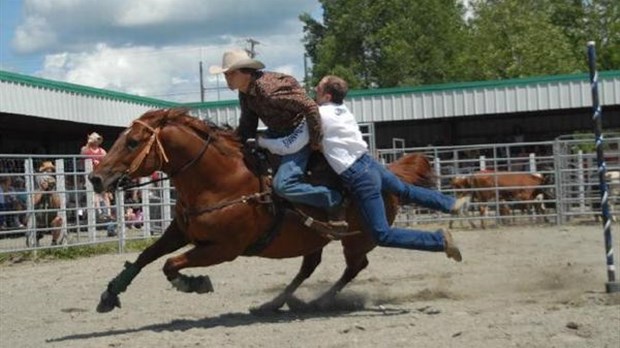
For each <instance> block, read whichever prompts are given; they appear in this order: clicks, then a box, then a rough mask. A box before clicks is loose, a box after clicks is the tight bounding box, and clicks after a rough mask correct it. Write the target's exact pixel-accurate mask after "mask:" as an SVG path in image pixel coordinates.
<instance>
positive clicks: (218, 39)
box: [14, 0, 319, 102]
mask: <svg viewBox="0 0 620 348" xmlns="http://www.w3.org/2000/svg"><path fill="white" fill-rule="evenodd" d="M25 2H26V6H25V19H24V21H23V22H22V24H21V25H20V26H19V28H18V30H17V31H16V35H15V37H14V47H15V49H16V50H18V51H20V52H23V53H32V52H41V53H43V54H44V55H45V63H44V66H43V67H42V68H41V70H40V71H38V72H37V75H38V76H41V77H44V78H51V79H56V80H62V81H67V82H71V83H76V84H81V85H86V86H92V87H98V88H104V89H112V90H118V91H122V92H127V93H132V94H138V95H142V96H148V97H155V98H160V99H167V100H177V101H187V102H196V101H199V100H200V93H199V90H200V86H199V85H200V83H199V74H198V62H200V61H202V62H203V63H204V71H205V75H204V77H205V84H206V87H207V88H208V90H207V93H206V94H207V95H206V97H207V98H206V100H215V99H217V98H218V95H219V98H221V99H234V98H236V93H233V92H230V91H227V90H219V91H218V90H215V87H216V86H218V85H219V86H220V87H225V86H226V83H225V81H224V80H223V78H222V77H220V78H219V82H218V81H217V79H216V76H212V75H209V74H208V72H207V71H208V67H209V66H210V65H213V64H220V62H221V56H222V54H223V52H224V51H225V50H227V49H230V48H233V47H246V44H247V43H246V39H247V38H250V37H252V38H253V39H256V40H258V41H259V42H260V44H258V45H257V46H256V51H257V53H258V59H260V60H262V61H263V62H264V63H265V65H266V66H267V70H272V71H279V72H284V73H288V74H291V75H293V76H295V77H296V78H298V79H300V80H301V79H303V44H302V43H301V38H302V35H303V33H302V27H303V24H302V23H301V22H300V21H299V19H298V15H299V14H301V13H302V12H311V11H313V10H315V9H316V8H317V7H318V6H319V3H318V1H316V0H303V1H288V0H262V1H255V0H239V1H220V0H106V1H99V0H25Z"/></svg>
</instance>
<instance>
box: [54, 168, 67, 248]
mask: <svg viewBox="0 0 620 348" xmlns="http://www.w3.org/2000/svg"><path fill="white" fill-rule="evenodd" d="M65 178H66V175H65V161H64V160H63V159H57V160H56V194H58V197H59V198H60V211H59V212H58V216H60V219H61V220H62V225H61V226H60V228H61V230H60V239H59V240H58V242H59V244H67V243H68V240H67V238H68V237H69V234H68V231H67V187H66V185H65Z"/></svg>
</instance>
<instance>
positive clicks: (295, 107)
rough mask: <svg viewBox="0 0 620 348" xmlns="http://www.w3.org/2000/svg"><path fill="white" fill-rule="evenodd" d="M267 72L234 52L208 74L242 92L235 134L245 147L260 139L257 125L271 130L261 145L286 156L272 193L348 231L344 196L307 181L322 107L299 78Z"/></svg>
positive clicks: (317, 145)
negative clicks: (312, 209)
mask: <svg viewBox="0 0 620 348" xmlns="http://www.w3.org/2000/svg"><path fill="white" fill-rule="evenodd" d="M264 67H265V65H264V64H263V63H262V62H260V61H258V60H256V59H253V58H250V57H249V56H248V54H247V52H246V51H245V50H231V51H227V52H225V53H224V55H223V58H222V66H211V67H210V68H209V72H210V73H211V74H220V73H223V74H224V76H225V77H226V83H227V84H228V88H230V89H231V90H238V91H239V103H240V107H241V117H240V119H239V126H238V128H237V129H236V133H237V135H238V136H239V137H240V138H241V141H242V142H243V143H245V142H246V141H247V140H248V139H256V138H257V128H258V121H259V120H260V121H262V122H263V123H264V124H265V126H267V131H266V132H265V134H264V135H261V136H260V137H258V139H257V142H258V145H259V146H261V147H264V148H267V149H268V150H269V151H270V152H272V153H275V154H278V155H281V156H282V158H281V162H280V167H279V168H278V170H277V172H276V174H275V176H274V178H273V189H274V192H275V193H276V194H277V195H279V196H280V197H283V198H284V199H286V200H288V201H291V202H294V203H302V204H307V205H310V206H314V207H317V208H321V209H324V210H326V211H327V212H328V220H329V225H330V226H331V227H332V229H334V230H337V231H346V229H347V227H348V226H347V224H346V222H345V221H344V220H343V216H342V209H341V206H340V205H341V203H342V196H341V194H340V192H338V191H336V190H332V189H329V188H327V187H325V186H318V185H311V184H308V183H306V182H305V181H304V174H305V170H306V166H307V164H308V160H309V157H310V153H311V152H312V151H314V150H320V144H321V138H322V131H321V120H320V116H319V109H318V106H317V105H316V103H315V102H314V100H312V99H311V98H310V97H309V96H308V95H307V94H306V91H305V90H304V89H303V88H302V87H301V85H300V84H299V83H298V82H297V80H295V78H293V77H292V76H289V75H285V74H281V73H276V72H270V71H262V70H261V69H263V68H264Z"/></svg>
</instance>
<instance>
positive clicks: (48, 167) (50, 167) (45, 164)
mask: <svg viewBox="0 0 620 348" xmlns="http://www.w3.org/2000/svg"><path fill="white" fill-rule="evenodd" d="M47 170H51V171H54V170H56V167H54V163H52V161H45V162H43V163H41V166H40V167H39V171H40V172H44V171H47Z"/></svg>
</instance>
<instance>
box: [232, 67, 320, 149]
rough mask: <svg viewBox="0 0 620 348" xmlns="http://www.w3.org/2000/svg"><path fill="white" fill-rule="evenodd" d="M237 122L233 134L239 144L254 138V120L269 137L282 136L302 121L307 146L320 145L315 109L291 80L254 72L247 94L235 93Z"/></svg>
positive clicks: (278, 74) (303, 91) (292, 79)
mask: <svg viewBox="0 0 620 348" xmlns="http://www.w3.org/2000/svg"><path fill="white" fill-rule="evenodd" d="M239 102H240V104H241V118H240V119H239V127H238V128H237V134H239V136H240V137H241V139H242V140H243V141H245V140H247V139H248V138H255V137H256V128H257V127H258V120H259V119H260V120H261V121H263V123H264V124H265V126H267V128H268V129H269V132H270V133H271V134H272V135H276V136H278V137H280V136H286V135H288V134H290V133H292V132H293V130H295V128H297V126H298V125H299V124H300V123H301V122H303V120H304V119H305V120H306V122H307V123H308V129H309V131H310V145H311V146H312V147H313V148H318V147H319V144H320V143H321V138H322V133H321V118H320V115H319V108H318V106H317V104H316V103H315V102H314V100H312V99H311V98H310V97H309V96H308V95H307V94H306V91H305V90H304V89H303V88H302V87H301V86H300V85H299V83H298V82H297V80H295V78H293V77H292V76H289V75H285V74H280V73H275V72H269V71H257V72H256V73H255V75H254V76H253V79H252V82H250V86H249V88H248V91H247V93H243V92H239Z"/></svg>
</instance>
